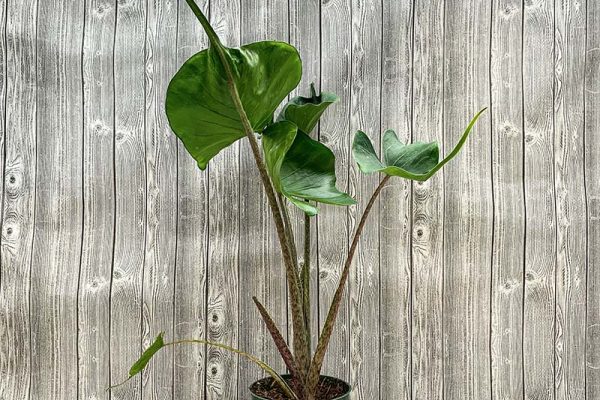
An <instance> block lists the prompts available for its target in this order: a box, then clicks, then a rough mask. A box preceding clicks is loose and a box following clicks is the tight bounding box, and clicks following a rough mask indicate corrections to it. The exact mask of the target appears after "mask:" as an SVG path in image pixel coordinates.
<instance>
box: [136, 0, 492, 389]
mask: <svg viewBox="0 0 600 400" xmlns="http://www.w3.org/2000/svg"><path fill="white" fill-rule="evenodd" d="M186 2H187V3H188V5H189V6H190V8H191V10H192V11H193V12H194V14H195V15H196V17H197V18H198V20H199V21H200V24H202V27H203V28H204V31H205V32H206V34H207V35H208V38H209V40H210V47H209V48H208V49H206V50H203V51H201V52H199V53H197V54H195V55H194V56H192V57H191V58H190V59H189V60H187V61H186V62H185V63H184V64H183V66H182V67H181V68H180V69H179V71H178V72H177V73H176V74H175V76H174V77H173V78H172V80H171V83H170V85H169V88H168V90H167V98H166V113H167V117H168V119H169V123H170V126H171V128H172V130H173V132H174V133H175V134H176V135H177V136H178V137H179V139H180V140H181V141H182V142H183V144H184V146H185V148H186V149H187V151H188V152H189V153H190V155H191V156H192V157H193V158H194V159H195V160H196V161H197V163H198V166H199V167H200V169H202V170H204V169H205V168H206V166H207V164H208V163H209V161H210V160H211V159H212V158H213V157H214V156H215V155H216V154H217V153H219V152H220V151H221V150H223V149H224V148H226V147H227V146H229V145H231V144H232V143H234V142H235V141H237V140H239V139H243V138H246V139H247V140H248V141H249V142H250V147H251V150H252V153H253V156H254V158H255V161H256V167H257V168H258V171H259V173H260V178H261V180H262V184H263V186H264V190H265V192H266V196H267V199H268V202H269V207H270V210H271V213H272V216H273V219H274V222H275V227H276V230H277V236H278V239H279V245H280V248H281V254H282V256H283V264H284V267H285V271H286V277H287V283H288V297H289V299H288V300H289V304H290V310H291V313H290V314H291V315H290V317H291V321H292V328H293V338H292V346H291V348H290V346H288V343H287V342H286V340H285V339H284V338H283V336H282V335H281V333H280V331H279V329H278V328H277V325H276V323H275V322H274V321H273V319H272V318H271V316H270V315H269V313H268V311H267V310H266V309H265V307H263V305H262V304H261V303H260V301H259V300H258V299H257V298H256V297H254V298H253V299H254V302H255V303H256V307H257V308H258V311H259V313H260V315H261V317H262V319H263V320H264V323H265V324H266V327H267V329H268V331H269V332H270V334H271V336H272V338H273V341H274V343H275V345H276V347H277V349H278V351H279V353H280V354H281V357H282V359H283V361H284V362H285V365H286V366H287V369H288V374H287V375H280V374H279V373H278V372H277V371H275V370H273V368H271V367H269V366H268V365H266V364H265V363H264V362H262V361H261V360H259V359H258V358H256V357H254V356H252V355H250V354H247V353H245V352H243V351H240V350H238V349H234V348H231V347H229V346H227V345H225V344H220V343H213V342H210V341H205V340H201V339H189V340H179V341H175V342H165V341H164V339H163V335H162V333H161V334H159V335H158V337H157V338H156V339H155V341H154V342H153V343H152V345H151V346H150V347H149V348H148V349H147V350H146V351H145V352H144V353H143V354H142V356H141V358H140V359H139V360H138V361H137V362H136V363H135V364H134V365H133V367H132V368H131V370H130V372H129V378H131V377H133V376H134V375H136V374H138V373H139V372H141V371H142V370H143V369H144V367H146V365H147V364H148V362H149V361H150V359H151V358H152V356H154V355H155V354H156V353H157V352H158V351H159V350H160V349H162V348H164V347H166V346H172V345H180V344H194V343H197V344H208V345H211V346H216V347H219V348H221V349H225V350H228V351H231V352H234V353H237V354H238V355H240V356H242V357H244V358H246V359H248V360H250V361H251V362H254V363H255V364H257V365H258V366H259V367H261V368H262V369H263V370H265V371H266V373H268V375H269V377H267V378H264V379H261V380H259V381H257V382H255V383H254V384H253V385H252V386H251V388H250V390H251V392H252V396H253V398H254V399H271V400H273V399H284V398H289V399H295V400H333V399H348V398H349V393H350V386H349V384H347V383H345V382H343V381H341V380H339V379H335V378H331V377H326V376H321V367H322V365H323V360H324V357H325V354H326V351H327V347H328V344H329V340H330V339H331V336H332V332H333V329H334V327H335V321H336V317H337V315H338V311H339V308H340V304H341V302H342V298H343V292H344V288H345V286H346V282H347V280H348V276H349V272H350V267H351V265H352V260H353V257H354V253H355V251H356V248H357V244H358V241H359V239H360V236H361V233H362V230H363V228H364V226H365V224H366V223H367V219H368V215H369V212H370V211H371V208H372V206H373V204H374V203H375V200H376V199H377V197H378V195H379V193H380V192H381V190H382V189H383V187H384V185H385V184H386V182H387V181H388V180H389V179H390V178H391V177H393V176H398V177H401V178H405V179H411V180H417V181H425V180H427V179H429V178H430V177H431V176H432V175H433V174H435V173H436V172H437V171H438V170H439V169H440V168H442V166H443V165H444V164H446V163H447V162H448V161H450V160H451V159H452V158H454V157H455V156H456V155H457V154H458V152H459V151H460V149H461V147H462V146H463V145H464V143H465V141H466V140H467V137H468V135H469V133H470V132H471V128H472V127H473V125H474V124H475V121H476V120H477V118H478V117H479V116H480V115H481V113H482V112H483V111H484V110H481V111H480V112H479V113H478V114H477V115H476V116H475V117H474V118H473V119H472V120H471V122H470V123H469V125H468V126H467V128H466V130H465V132H464V133H463V135H462V137H461V138H460V140H459V142H458V144H457V145H456V146H455V147H454V149H453V150H452V151H451V152H450V153H449V154H448V155H447V156H446V157H445V158H443V159H442V160H441V161H440V159H439V146H438V144H437V143H435V142H433V143H421V142H417V143H412V144H407V145H405V144H403V143H401V142H400V141H399V140H398V138H397V136H396V134H395V133H394V132H393V131H391V130H388V131H386V132H385V134H384V137H383V157H382V159H380V158H379V157H378V156H377V152H376V151H375V149H374V148H373V145H372V143H371V141H370V139H369V138H368V137H367V135H366V134H365V133H363V132H360V131H359V132H357V133H356V134H355V137H354V142H353V145H352V151H353V155H354V159H355V161H356V162H357V164H358V166H359V169H360V170H361V171H362V172H363V173H366V174H371V173H380V174H381V175H382V176H383V178H382V179H381V182H380V184H379V186H378V187H377V189H375V191H374V193H373V195H372V196H371V198H370V200H369V202H368V203H367V206H366V207H365V210H364V213H363V215H362V218H361V219H360V222H359V223H358V226H357V228H356V232H355V233H354V238H353V240H352V243H351V245H350V247H349V251H348V255H347V258H346V261H345V263H344V265H343V270H342V273H341V277H340V280H339V284H338V287H337V290H336V291H335V294H334V297H333V300H332V303H331V306H330V309H329V312H328V314H327V317H326V319H325V322H324V325H323V328H322V331H321V332H320V335H319V339H318V342H317V343H316V350H315V351H314V353H313V352H312V351H311V343H310V338H311V335H310V324H309V321H310V313H311V303H310V293H309V287H310V279H311V277H310V269H309V265H308V264H309V262H308V261H309V259H310V244H309V243H307V245H305V246H304V247H305V249H304V258H303V259H304V262H303V263H299V261H298V257H297V253H298V252H297V249H296V247H295V241H294V239H293V230H292V227H291V223H290V219H289V216H288V208H287V207H288V205H289V204H291V205H293V206H295V207H298V208H300V209H301V210H302V211H303V212H304V213H305V218H304V222H305V231H306V234H305V238H307V239H306V240H310V237H311V235H310V218H311V217H312V216H314V215H316V214H317V212H318V209H317V207H316V204H317V203H324V204H331V205H335V206H351V205H353V204H355V203H356V201H355V200H354V199H353V198H352V197H350V196H349V195H348V194H346V193H344V192H342V191H340V190H339V189H338V188H337V187H336V185H335V183H336V176H335V157H334V155H333V153H332V151H331V150H330V149H329V148H327V146H325V145H324V144H322V143H320V142H318V141H317V140H314V139H313V138H311V136H310V133H311V131H312V130H313V129H314V127H315V126H316V124H317V122H318V120H319V118H320V117H321V115H322V114H323V112H324V111H325V110H326V108H327V107H328V106H330V105H331V104H333V103H335V102H336V101H337V97H336V96H335V95H334V94H331V93H321V94H317V93H316V92H315V90H314V86H311V96H310V97H296V98H294V99H292V100H291V101H289V102H288V103H287V105H285V107H284V108H283V110H282V111H281V113H280V114H279V115H278V116H277V117H275V116H274V113H275V110H276V109H277V108H278V106H279V105H280V103H281V102H282V101H283V100H284V99H285V98H286V97H287V96H288V94H289V93H290V92H291V91H292V90H293V89H294V88H295V87H296V86H297V85H298V83H299V81H300V78H301V75H302V63H301V60H300V57H299V55H298V52H297V50H296V49H295V48H294V47H293V46H291V45H289V44H287V43H283V42H276V41H263V42H257V43H251V44H248V45H245V46H242V47H241V48H227V47H225V46H224V45H223V44H222V43H221V41H220V40H219V37H218V36H217V34H216V33H215V31H214V30H213V28H212V27H211V25H210V23H209V21H208V20H207V18H206V17H205V16H204V14H203V13H202V11H201V10H200V8H199V7H198V6H197V5H196V4H195V2H194V0H186ZM258 138H260V145H259V140H258Z"/></svg>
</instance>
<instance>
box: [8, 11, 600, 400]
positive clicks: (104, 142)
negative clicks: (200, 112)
mask: <svg viewBox="0 0 600 400" xmlns="http://www.w3.org/2000/svg"><path fill="white" fill-rule="evenodd" d="M199 5H200V7H201V8H202V9H203V10H205V11H206V12H207V14H208V15H209V17H210V19H211V21H212V23H213V24H214V26H215V29H216V31H217V32H218V34H219V35H220V36H221V37H222V38H223V41H224V42H225V43H226V44H228V45H232V46H237V45H239V44H244V43H248V42H252V41H257V40H264V39H275V40H284V41H288V42H291V43H292V44H294V45H295V46H296V47H298V49H299V52H300V53H301V56H302V58H303V61H304V65H303V67H304V68H303V69H304V74H303V78H302V82H301V84H300V85H299V86H298V87H297V88H296V89H295V90H294V91H293V93H292V94H291V95H297V94H302V95H306V94H308V84H309V83H310V82H315V84H316V86H317V88H319V87H320V88H322V89H323V90H325V91H330V92H334V93H336V94H337V95H338V96H339V97H340V101H339V102H338V103H337V104H335V105H333V106H332V107H331V108H330V109H329V110H328V111H327V113H326V114H325V116H324V118H323V120H322V121H321V123H320V126H319V127H318V129H316V130H315V132H313V135H314V136H318V137H319V138H320V140H321V141H322V142H324V143H325V144H327V145H328V146H330V147H331V148H332V150H333V151H334V153H335V155H336V166H337V177H338V187H340V188H341V189H344V190H347V191H349V192H350V193H351V194H352V195H355V196H356V197H357V199H358V200H359V201H360V204H359V205H358V206H355V207H349V208H344V207H335V206H326V205H321V206H320V209H321V212H320V214H319V216H318V217H316V218H313V220H312V222H313V232H312V236H313V244H312V260H311V265H312V267H311V270H312V272H313V281H312V282H311V292H312V295H313V299H312V301H313V305H314V307H315V308H314V309H313V310H315V311H313V313H312V315H311V325H312V326H313V329H314V331H315V332H314V333H316V331H317V329H316V328H317V327H318V326H319V325H320V323H322V320H323V315H324V313H325V312H327V310H328V308H329V305H330V301H331V297H332V294H333V291H334V290H335V286H336V284H337V279H338V278H339V273H340V269H341V266H342V264H343V261H344V258H345V255H346V252H347V248H348V241H349V235H350V234H352V233H353V230H354V228H355V225H356V221H357V218H358V217H359V216H360V212H361V210H362V207H363V205H364V204H365V202H366V201H367V200H368V198H369V196H370V195H371V192H372V190H373V188H374V186H375V185H376V183H377V180H378V178H377V177H376V176H365V175H363V174H361V173H360V172H359V171H358V168H357V167H356V165H355V163H354V160H353V159H352V157H351V152H350V144H351V140H352V136H353V134H354V132H355V131H356V130H357V129H362V130H364V131H365V132H367V133H368V134H369V135H370V136H371V137H372V138H373V139H374V141H375V144H376V148H377V149H379V147H380V137H381V136H380V135H381V134H382V133H383V131H384V130H385V129H386V128H392V129H395V130H396V131H397V133H398V134H399V136H400V137H401V138H402V140H405V141H432V140H436V141H439V142H440V143H441V144H442V149H443V153H447V152H448V150H449V149H450V148H451V147H453V146H454V144H455V143H456V140H457V138H458V136H459V135H460V134H461V133H462V131H463V129H464V128H465V126H466V124H467V122H468V120H469V119H470V118H471V117H472V116H473V115H474V114H475V112H476V111H478V110H479V109H480V108H482V107H484V106H490V109H489V110H488V111H487V112H486V114H485V115H484V117H483V118H482V119H480V121H479V122H478V123H477V126H476V129H475V131H474V132H473V136H472V137H471V138H470V139H469V141H468V143H467V145H466V147H465V149H464V151H463V152H462V153H461V154H460V155H459V156H458V158H457V159H456V160H454V161H452V162H451V163H450V164H449V165H448V166H447V167H446V168H444V170H443V171H441V172H440V173H439V174H438V175H436V176H435V177H434V178H432V179H431V180H429V181H427V182H425V183H413V184H409V183H408V182H406V181H403V180H401V179H393V180H391V181H390V183H389V185H388V186H387V187H386V188H385V189H384V190H383V193H382V197H381V199H380V201H379V202H378V203H379V204H378V207H376V209H375V210H374V211H373V214H372V215H371V217H370V221H371V224H370V225H369V227H368V229H367V231H366V232H365V236H364V237H363V240H362V241H361V242H360V252H359V254H358V255H357V258H356V262H355V264H354V265H353V267H352V268H353V270H352V275H351V280H350V283H349V289H348V292H347V296H346V298H345V299H344V304H343V306H342V308H341V311H340V317H339V319H338V322H337V330H336V331H335V333H334V338H333V340H332V344H331V347H330V349H329V352H328V354H327V357H326V363H325V368H324V371H323V372H324V373H326V374H329V375H334V376H338V377H341V378H344V379H346V380H349V381H350V383H351V384H352V387H353V396H354V397H353V398H355V399H365V400H371V399H441V398H445V399H448V400H449V399H481V398H494V399H495V398H498V399H509V398H510V399H515V398H516V399H519V398H523V399H536V400H537V399H542V400H545V399H548V400H550V399H552V400H558V399H586V400H587V399H595V398H597V397H600V385H599V384H598V383H597V382H598V381H599V380H600V374H599V373H598V371H599V369H600V358H599V357H598V353H599V351H600V339H599V338H600V329H599V328H598V327H599V326H600V274H599V272H598V267H599V265H598V264H599V257H600V253H599V252H598V250H597V247H598V243H599V242H600V225H598V221H599V220H600V216H599V215H600V211H599V210H600V208H599V207H600V206H599V205H598V204H600V202H599V199H600V186H599V183H598V182H600V176H599V174H600V161H599V160H600V159H599V157H598V152H599V150H600V149H599V148H598V147H599V145H598V143H597V142H598V139H599V138H598V137H599V135H600V117H599V114H598V113H599V111H598V109H599V107H600V97H599V95H598V93H600V87H599V86H598V80H599V78H600V76H599V73H600V72H599V71H600V64H599V63H600V51H599V50H598V48H599V46H600V30H599V29H598V25H599V23H600V8H599V7H600V5H599V4H598V2H597V1H592V0H587V1H585V0H556V1H555V0H524V1H520V0H493V1H488V0H468V1H463V2H458V1H449V0H432V1H425V0H416V1H410V2H409V1H396V0H369V1H359V0H306V1H300V0H247V1H246V0H199ZM205 46H207V40H206V37H205V35H204V33H203V31H202V29H201V28H200V26H199V24H198V23H197V21H196V20H195V18H194V16H193V14H192V13H191V11H190V10H189V7H188V6H187V4H186V2H185V1H183V0H165V1H163V0H160V1H159V0H85V1H66V0H52V1H48V2H39V1H36V0H28V1H24V2H18V1H15V0H0V121H1V123H0V175H2V179H3V183H2V185H1V186H2V190H1V192H0V208H1V221H0V399H2V400H5V399H6V400H8V399H11V400H12V399H63V398H77V399H91V398H94V399H106V400H108V399H119V400H120V399H128V400H133V399H135V400H141V399H142V398H143V399H154V398H157V399H158V398H160V399H236V398H237V399H245V398H247V397H248V391H247V387H248V385H249V384H250V383H251V382H252V381H253V380H255V379H256V378H258V377H261V376H263V374H264V373H263V372H262V371H261V370H260V369H258V368H256V367H255V366H254V365H252V364H248V363H247V362H246V361H242V360H239V359H238V358H237V357H236V356H233V355H231V354H229V353H227V352H223V351H221V350H217V349H214V348H210V347H206V346H180V347H176V348H170V349H166V350H164V351H163V352H161V353H160V354H158V355H157V357H156V359H155V360H153V361H152V363H151V364H150V365H149V368H148V369H147V370H146V371H145V372H144V373H143V374H141V375H140V376H139V377H136V378H135V379H133V380H131V381H130V382H128V383H127V384H126V385H124V386H121V387H118V388H116V389H114V390H112V391H111V392H105V391H104V389H105V388H106V386H108V385H109V384H115V383H118V382H120V381H122V380H123V379H124V378H125V377H126V376H127V374H128V370H129V368H130V366H131V364H132V363H133V362H134V360H136V359H137V358H138V357H139V355H140V352H141V350H142V348H143V347H144V346H146V345H147V344H148V343H149V342H150V341H151V340H152V339H153V338H154V337H155V336H156V334H157V333H158V332H160V331H165V332H166V336H167V337H168V339H169V340H170V339H171V338H179V339H183V338H210V339H212V340H215V341H219V342H223V343H225V344H228V345H232V346H234V347H239V348H241V349H242V350H245V351H249V352H250V353H252V354H255V355H257V356H258V357H259V358H261V359H263V360H265V361H266V362H267V363H269V364H271V365H272V366H274V367H275V369H277V370H280V371H284V364H283V362H281V361H280V360H279V356H278V353H277V351H276V349H275V346H274V345H273V344H272V341H271V339H270V337H269V335H268V334H267V331H266V329H265V327H264V324H263V322H262V320H261V319H260V317H259V315H258V313H257V312H256V310H255V306H254V304H253V302H252V301H251V296H252V295H256V296H258V298H259V299H260V300H261V301H262V302H263V303H264V304H265V305H266V307H267V308H268V310H269V311H270V312H271V314H272V315H273V317H274V319H275V321H276V322H277V324H278V325H279V326H280V327H281V329H282V331H283V333H284V336H288V338H289V337H291V335H290V333H291V324H290V319H289V317H288V315H287V312H288V311H289V307H288V305H287V304H286V302H285V296H286V292H287V288H286V278H285V272H284V269H283V267H282V265H281V256H280V252H279V248H278V244H277V238H276V235H275V232H274V230H273V224H272V217H271V215H270V213H269V210H268V206H267V203H266V199H265V197H264V195H263V193H262V187H261V182H260V180H259V179H258V175H257V173H256V168H255V165H254V160H253V158H252V155H251V153H250V150H249V148H248V144H247V143H246V141H245V140H241V141H239V143H236V144H235V145H234V146H232V147H231V148H228V149H226V150H225V151H223V152H222V153H221V154H219V155H218V156H217V157H216V158H215V159H214V160H212V161H211V163H210V165H209V168H208V170H207V171H204V172H203V171H200V170H199V169H198V168H197V167H196V165H195V162H194V161H193V160H192V159H191V158H190V157H189V156H188V154H187V152H186V151H185V149H184V147H183V146H182V145H181V143H179V141H178V140H177V139H176V137H175V136H174V135H173V134H172V132H171V130H170V128H169V126H168V123H167V120H166V117H165V114H164V97H165V91H166V88H167V85H168V83H169V80H170V79H171V77H172V75H173V73H174V72H175V71H176V69H177V68H178V67H179V66H180V65H181V64H182V63H183V62H184V61H185V60H186V59H187V58H188V57H189V56H190V55H192V54H194V53H196V52H197V51H199V50H201V49H203V48H204V47H205ZM301 217H302V215H301V213H299V212H298V211H297V210H295V209H292V220H293V226H294V227H295V228H296V235H295V236H296V241H297V243H298V245H302V242H303V231H302V221H301ZM317 238H318V239H319V241H320V242H319V243H318V244H317V241H316V239H317ZM299 258H300V259H301V258H302V256H301V254H300V257H299ZM317 310H318V311H317ZM315 342H316V335H313V346H314V344H315Z"/></svg>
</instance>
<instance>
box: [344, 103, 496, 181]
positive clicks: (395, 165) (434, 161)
mask: <svg viewBox="0 0 600 400" xmlns="http://www.w3.org/2000/svg"><path fill="white" fill-rule="evenodd" d="M484 111H485V108H484V109H483V110H481V111H479V112H478V113H477V114H476V115H475V117H473V119H472V120H471V122H470V123H469V125H468V126H467V129H465V131H464V133H463V135H462V136H461V138H460V140H459V141H458V143H457V144H456V146H455V147H454V149H452V151H451V152H450V154H448V155H447V156H446V157H445V158H444V159H443V160H442V161H439V156H440V155H439V153H440V151H439V146H438V144H437V143H436V142H431V143H423V142H416V143H412V144H408V145H405V144H403V143H401V142H400V141H399V140H398V137H397V136H396V133H395V132H394V131H391V130H388V131H386V132H385V134H384V136H383V154H384V162H383V163H382V162H381V161H380V160H379V157H377V153H376V152H375V149H374V148H373V144H372V143H371V140H370V139H369V138H368V137H367V135H366V134H365V133H364V132H361V131H358V132H356V135H355V136H354V143H353V144H352V153H353V154H354V159H355V161H356V163H357V164H358V167H359V168H360V170H361V171H362V172H364V173H365V174H371V173H373V172H383V173H384V174H386V175H390V176H400V177H402V178H406V179H411V180H416V181H426V180H427V179H429V178H431V176H433V174H435V173H436V172H437V171H439V170H440V168H442V167H443V166H444V165H445V164H446V163H447V162H448V161H450V160H451V159H453V158H454V157H456V155H457V154H458V152H459V151H460V149H461V148H462V146H463V145H464V144H465V142H466V141H467V138H468V137H469V134H470V133H471V130H472V128H473V125H475V122H476V121H477V119H478V118H479V116H480V115H481V114H482V113H483V112H484Z"/></svg>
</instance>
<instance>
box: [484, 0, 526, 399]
mask: <svg viewBox="0 0 600 400" xmlns="http://www.w3.org/2000/svg"><path fill="white" fill-rule="evenodd" d="M493 5H494V7H493V9H492V31H491V38H492V41H491V59H490V63H491V66H490V73H491V75H490V81H491V82H490V83H491V103H492V105H493V107H492V108H491V110H490V115H491V126H492V130H491V132H492V142H491V145H492V177H493V193H494V241H493V249H492V252H493V253H492V282H491V285H492V287H491V290H492V291H491V296H492V315H491V357H492V370H491V374H492V376H491V379H492V396H493V397H494V398H498V399H516V398H520V397H522V396H523V371H524V369H523V368H524V366H523V348H522V345H523V341H522V339H523V336H522V335H523V285H524V265H523V262H524V247H523V246H524V242H525V240H524V238H525V237H524V236H525V199H524V193H523V192H524V188H523V143H524V136H523V107H522V106H523V104H522V103H523V92H522V90H523V89H522V88H523V84H522V59H521V57H522V51H521V50H522V46H523V35H522V26H523V9H522V4H521V2H520V1H513V0H500V1H495V2H494V3H493Z"/></svg>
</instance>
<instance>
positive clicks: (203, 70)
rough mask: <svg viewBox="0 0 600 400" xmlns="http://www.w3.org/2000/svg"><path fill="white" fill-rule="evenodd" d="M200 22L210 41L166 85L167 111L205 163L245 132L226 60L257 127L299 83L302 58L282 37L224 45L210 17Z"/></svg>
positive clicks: (174, 126) (189, 147)
mask: <svg viewBox="0 0 600 400" xmlns="http://www.w3.org/2000/svg"><path fill="white" fill-rule="evenodd" d="M202 22H203V26H204V28H205V30H206V31H207V34H208V36H209V38H210V41H211V47H210V48H209V49H207V50H203V51H201V52H199V53H197V54H195V55H194V56H192V57H191V58H190V59H189V60H187V61H186V62H185V63H184V64H183V66H182V67H181V69H179V71H178V72H177V73H176V74H175V76H174V77H173V79H172V80H171V83H170V84H169V88H168V89H167V99H166V112H167V117H168V120H169V124H170V125H171V128H172V130H173V132H175V134H176V135H177V136H178V137H179V138H180V139H181V141H182V142H183V144H184V145H185V148H186V149H187V151H188V152H189V153H190V154H191V155H192V157H193V158H194V159H195V160H196V161H197V163H198V166H199V167H200V168H201V169H205V168H206V165H207V164H208V162H209V161H210V159H211V158H213V157H214V156H215V155H216V154H217V153H219V151H221V150H222V149H224V148H226V147H227V146H229V145H230V144H232V143H233V142H235V141H236V140H238V139H240V138H242V137H244V136H245V132H244V127H243V125H242V121H241V118H240V115H239V113H238V112H237V111H236V107H235V105H234V102H233V99H232V97H231V92H230V88H229V87H228V84H229V83H228V80H227V74H226V71H225V66H224V65H223V62H224V61H223V60H225V61H226V62H227V63H228V64H229V66H230V70H231V72H232V74H233V80H234V82H233V83H234V84H235V86H236V88H237V91H238V93H239V97H240V100H241V103H242V105H243V108H244V110H245V112H246V115H247V116H248V119H249V120H250V123H251V125H252V129H254V131H255V132H260V131H261V130H262V129H263V128H264V127H265V126H266V124H267V123H269V122H270V121H271V119H272V116H273V113H274V112H275V109H276V108H277V106H278V105H279V104H280V103H281V101H282V100H283V99H285V97H286V96H287V95H288V94H289V93H290V92H291V91H292V90H293V89H294V88H295V87H296V86H297V85H298V82H299V81H300V77H301V76H302V62H301V60H300V56H299V55H298V52H297V50H296V49H295V48H294V47H293V46H291V45H289V44H287V43H283V42H275V41H266V42H258V43H252V44H248V45H246V46H242V47H241V48H227V47H224V46H223V45H222V44H221V43H220V41H219V39H218V37H217V36H216V34H215V33H214V31H213V30H212V28H211V27H210V25H208V22H207V21H206V22H205V21H202Z"/></svg>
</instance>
